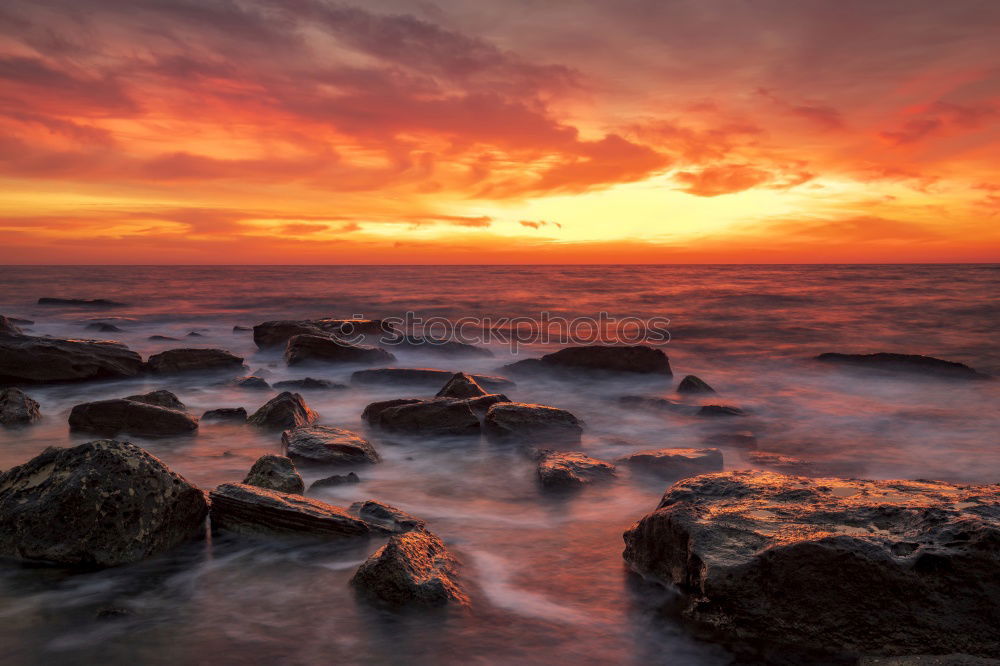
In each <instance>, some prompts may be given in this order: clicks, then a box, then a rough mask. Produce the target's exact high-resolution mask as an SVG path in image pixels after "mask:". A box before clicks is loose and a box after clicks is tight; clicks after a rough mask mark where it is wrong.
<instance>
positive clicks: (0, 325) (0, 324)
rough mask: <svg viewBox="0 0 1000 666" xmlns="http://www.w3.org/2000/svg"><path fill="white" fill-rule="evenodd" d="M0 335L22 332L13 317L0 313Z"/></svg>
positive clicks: (22, 333)
mask: <svg viewBox="0 0 1000 666" xmlns="http://www.w3.org/2000/svg"><path fill="white" fill-rule="evenodd" d="M0 335H24V332H23V331H22V330H21V329H20V328H19V327H18V326H17V323H16V322H15V321H14V320H13V319H11V318H10V317H5V316H3V315H0Z"/></svg>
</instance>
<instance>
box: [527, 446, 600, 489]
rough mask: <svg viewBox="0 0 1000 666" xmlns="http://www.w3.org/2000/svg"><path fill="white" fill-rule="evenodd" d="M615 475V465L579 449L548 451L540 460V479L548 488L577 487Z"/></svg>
mask: <svg viewBox="0 0 1000 666" xmlns="http://www.w3.org/2000/svg"><path fill="white" fill-rule="evenodd" d="M614 475H615V466H614V465H612V464H611V463H609V462H604V461H603V460H598V459H597V458H591V457H590V456H588V455H586V454H583V453H580V452H578V451H558V452H546V453H544V454H543V455H542V458H541V460H539V461H538V480H539V482H541V484H542V485H543V486H544V487H546V488H577V487H579V486H583V485H586V484H588V483H593V482H595V481H604V480H607V479H610V478H612V477H614Z"/></svg>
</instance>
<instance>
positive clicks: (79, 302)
mask: <svg viewBox="0 0 1000 666" xmlns="http://www.w3.org/2000/svg"><path fill="white" fill-rule="evenodd" d="M38 304H39V305H68V306H74V307H75V306H87V307H102V308H121V307H125V303H119V302H117V301H111V300H108V299H106V298H39V299H38Z"/></svg>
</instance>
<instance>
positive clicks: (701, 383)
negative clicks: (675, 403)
mask: <svg viewBox="0 0 1000 666" xmlns="http://www.w3.org/2000/svg"><path fill="white" fill-rule="evenodd" d="M677 392H678V393H683V394H687V395H697V394H699V393H715V389H714V388H712V387H711V386H709V385H708V383H707V382H706V381H705V380H703V379H702V378H700V377H698V376H696V375H688V376H686V377H685V378H684V379H682V380H681V383H680V384H678V385H677Z"/></svg>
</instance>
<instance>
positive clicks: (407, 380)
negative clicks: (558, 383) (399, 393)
mask: <svg viewBox="0 0 1000 666" xmlns="http://www.w3.org/2000/svg"><path fill="white" fill-rule="evenodd" d="M454 376H455V373H454V372H451V371H450V370H438V369H436V368H375V369H372V370H358V371H357V372H354V373H353V374H351V383H352V384H360V385H364V386H373V385H382V384H387V385H391V386H397V385H399V384H409V385H415V386H424V387H427V388H432V387H433V388H436V387H439V386H441V385H442V384H444V383H445V382H448V381H449V380H450V379H451V378H452V377H454ZM470 376H471V377H472V378H473V379H474V380H475V381H476V383H477V384H479V385H480V386H482V387H483V388H484V389H486V390H487V391H495V392H499V391H504V390H507V389H511V388H514V387H515V386H516V384H514V382H512V381H510V380H509V379H507V378H506V377H495V376H492V375H470Z"/></svg>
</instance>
